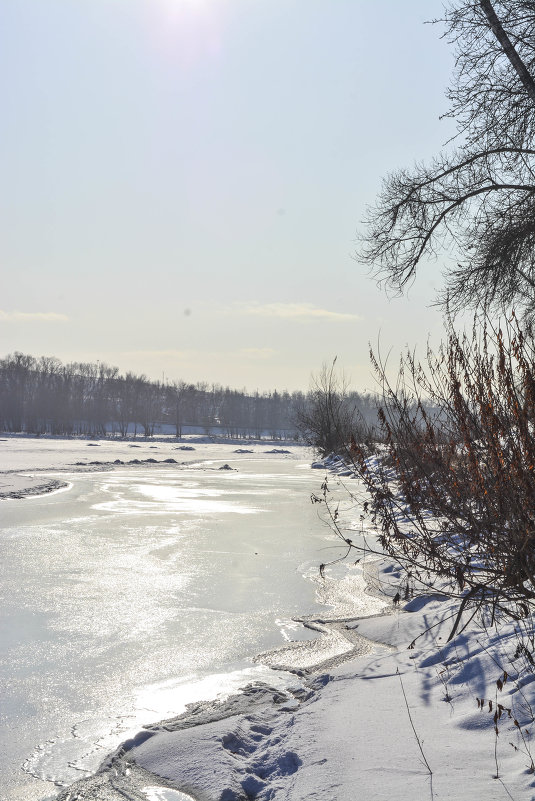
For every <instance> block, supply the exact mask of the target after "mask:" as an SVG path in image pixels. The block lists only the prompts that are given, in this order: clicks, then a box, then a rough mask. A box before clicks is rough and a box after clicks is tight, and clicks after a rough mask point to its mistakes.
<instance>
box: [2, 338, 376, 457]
mask: <svg viewBox="0 0 535 801" xmlns="http://www.w3.org/2000/svg"><path fill="white" fill-rule="evenodd" d="M316 395H317V393H316V392H315V391H314V390H311V391H310V392H308V393H303V392H292V393H289V392H286V391H283V392H278V391H276V390H274V391H272V392H263V393H260V392H254V393H248V392H246V390H245V389H242V390H235V389H230V388H229V387H222V386H221V385H219V384H208V383H205V382H199V383H196V384H190V383H187V382H186V381H181V380H177V381H172V382H160V381H150V380H149V379H148V378H147V377H146V376H145V375H135V374H134V373H131V372H128V373H126V374H124V375H122V374H120V373H119V368H117V367H110V366H109V365H107V364H105V363H103V362H97V363H90V362H72V363H70V364H63V363H62V362H61V361H60V360H59V359H56V358H53V357H45V356H41V357H40V358H35V357H33V356H29V355H26V354H23V353H18V352H16V353H13V354H10V355H8V356H6V357H5V358H4V359H1V360H0V428H1V430H3V431H9V432H25V433H28V434H34V435H41V434H52V435H56V436H70V435H90V436H104V435H106V434H110V433H111V434H115V435H116V436H122V437H125V436H127V435H133V436H136V435H140V436H144V437H151V436H153V435H154V433H155V432H159V431H166V432H168V433H172V434H174V435H175V436H176V437H180V436H182V434H183V433H184V430H189V428H190V427H195V428H198V429H201V430H202V432H203V433H206V434H210V433H213V434H219V435H221V436H226V437H232V438H235V437H238V438H239V437H243V438H253V437H254V438H260V437H262V436H264V437H265V436H269V437H271V438H273V439H290V438H291V439H294V438H296V437H297V438H299V437H300V436H301V437H302V438H304V440H305V441H307V440H308V437H307V432H306V431H303V427H302V425H301V424H300V421H302V420H303V418H304V417H306V414H307V410H308V409H309V408H311V406H313V405H314V403H315V402H316ZM351 400H352V402H353V403H354V404H355V405H358V407H359V408H360V409H361V411H362V413H363V414H364V416H366V415H368V414H370V415H372V416H374V415H375V411H374V410H375V403H374V401H373V398H372V397H371V396H369V395H360V394H358V393H352V396H351Z"/></svg>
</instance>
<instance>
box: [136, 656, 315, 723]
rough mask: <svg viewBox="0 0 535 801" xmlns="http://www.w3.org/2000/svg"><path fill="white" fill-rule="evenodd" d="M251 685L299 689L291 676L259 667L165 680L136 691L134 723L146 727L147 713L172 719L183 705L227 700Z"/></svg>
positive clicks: (179, 712) (155, 717)
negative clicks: (135, 721)
mask: <svg viewBox="0 0 535 801" xmlns="http://www.w3.org/2000/svg"><path fill="white" fill-rule="evenodd" d="M253 682H265V683H266V684H270V685H271V686H272V687H276V688H277V689H280V690H284V689H287V688H288V687H295V686H299V685H300V682H299V680H298V679H296V677H295V676H294V675H293V674H291V673H287V672H285V671H274V670H272V669H271V668H269V667H266V666H265V665H261V664H260V665H255V666H253V667H250V668H245V669H242V670H234V671H232V672H229V673H213V674H211V675H209V676H205V677H203V678H196V677H192V676H186V677H182V678H181V679H169V680H167V681H163V682H158V683H155V684H151V685H147V686H145V687H142V688H140V689H139V690H138V692H137V695H136V709H137V720H138V722H139V723H140V724H143V723H146V722H147V712H149V713H150V718H151V719H152V720H162V719H165V718H169V717H172V716H176V715H178V714H181V713H182V712H183V711H184V710H185V709H186V705H187V704H191V703H195V702H198V701H212V700H214V699H216V698H223V697H227V696H229V695H232V694H233V693H236V692H238V690H240V689H243V688H244V687H245V686H246V685H248V684H251V683H253Z"/></svg>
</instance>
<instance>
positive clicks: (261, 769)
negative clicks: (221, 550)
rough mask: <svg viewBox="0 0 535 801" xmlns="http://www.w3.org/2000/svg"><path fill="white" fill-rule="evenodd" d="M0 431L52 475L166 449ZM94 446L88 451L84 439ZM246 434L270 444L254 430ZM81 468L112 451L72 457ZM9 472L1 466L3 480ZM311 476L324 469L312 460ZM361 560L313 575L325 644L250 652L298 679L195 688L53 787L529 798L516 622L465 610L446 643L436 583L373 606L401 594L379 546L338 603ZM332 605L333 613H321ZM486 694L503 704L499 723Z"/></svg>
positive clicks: (444, 609) (23, 459)
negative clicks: (172, 709)
mask: <svg viewBox="0 0 535 801" xmlns="http://www.w3.org/2000/svg"><path fill="white" fill-rule="evenodd" d="M0 445H2V450H3V452H2V458H3V463H2V464H3V466H4V467H5V468H6V469H8V470H10V469H11V470H17V469H19V470H24V472H31V471H30V470H28V468H31V467H32V465H33V466H35V467H42V468H51V467H53V468H54V469H53V470H49V474H48V476H47V478H54V479H56V480H57V479H58V476H59V475H60V473H59V472H58V470H59V468H62V467H63V468H64V469H65V471H66V472H67V474H68V475H71V476H72V473H69V471H72V468H71V467H70V466H69V464H70V462H69V461H68V460H70V459H71V458H72V461H73V462H76V461H86V462H87V461H92V462H94V461H100V462H115V460H116V459H119V460H121V461H123V462H127V461H131V460H132V459H134V458H138V459H139V461H142V460H143V459H148V458H155V459H156V460H157V461H160V460H162V461H163V460H164V459H165V458H167V457H168V449H169V448H171V447H176V444H175V445H174V446H172V445H171V444H170V443H167V444H165V445H164V444H162V443H152V444H151V443H143V444H142V445H141V447H140V448H139V450H138V451H137V452H136V453H135V457H134V456H132V448H131V443H130V444H128V443H120V444H119V443H111V444H110V443H103V442H101V443H99V444H98V445H97V446H96V447H95V446H92V447H89V446H88V444H87V443H70V442H69V443H63V444H61V445H56V443H53V444H51V443H50V442H49V443H46V442H45V443H42V442H39V441H35V440H34V441H30V440H20V441H18V442H14V441H13V440H11V439H9V440H8V442H7V443H6V442H3V443H0ZM47 447H48V448H49V449H50V452H48V453H47V452H46V448H47ZM97 447H98V449H99V456H98V457H96V456H94V455H93V453H90V454H87V456H82V455H81V454H83V453H87V452H88V451H97ZM210 447H212V446H210ZM216 447H218V448H219V446H213V448H214V450H212V452H211V454H210V455H209V456H208V457H207V456H206V454H205V453H203V454H202V456H203V457H204V458H208V461H210V460H211V461H212V465H213V466H214V467H216V466H221V464H220V463H221V460H223V459H224V460H225V462H226V463H228V464H229V465H232V461H231V451H232V450H233V449H235V448H236V447H237V446H221V450H220V451H218V453H217V455H216V452H215V448H216ZM244 447H247V446H244ZM283 447H284V446H283ZM41 448H42V450H41ZM58 448H61V449H62V455H59V454H58V453H57V450H58ZM253 448H254V450H255V451H267V450H269V448H268V447H265V446H264V445H262V446H258V445H255V446H253ZM84 449H85V450H84ZM157 450H160V454H157ZM200 451H201V449H200V448H199V453H198V454H195V453H192V452H190V453H187V452H184V453H183V455H182V456H179V457H176V459H177V461H179V460H180V461H186V460H187V461H188V462H190V461H191V462H193V463H195V458H196V457H197V456H200V455H201V453H200ZM176 453H179V452H178V451H177V452H176ZM257 456H258V454H257ZM234 458H240V459H241V458H244V459H247V458H254V457H253V456H251V457H249V456H248V455H239V456H235V457H234ZM262 458H266V459H269V458H270V456H269V455H266V456H265V457H264V456H262ZM150 464H152V465H153V466H154V469H155V470H159V469H161V468H160V467H158V465H157V464H156V463H152V462H151V463H150ZM137 467H138V468H139V465H138V466H137ZM167 467H169V463H167ZM76 469H80V470H82V469H83V470H88V469H90V470H104V469H107V466H105V465H95V464H93V465H89V466H87V467H85V466H84V467H82V466H81V465H77V466H76ZM120 469H126V466H125V465H123V466H120ZM128 469H130V468H128ZM131 469H132V470H135V469H136V465H132V467H131ZM9 475H10V474H8V476H7V477H6V475H5V474H4V475H2V477H1V480H2V481H4V480H5V481H6V483H7V482H8V481H10V480H12V479H10V478H9ZM36 475H38V473H36ZM313 478H316V479H317V483H318V484H319V483H320V482H321V478H322V476H321V472H320V470H318V471H316V474H315V475H314V476H313ZM66 483H68V481H66ZM15 502H17V503H22V504H31V503H34V502H35V499H32V498H29V499H27V500H20V501H7V503H10V504H13V503H15ZM357 516H358V515H357ZM349 522H351V521H349ZM359 569H360V568H350V567H341V568H340V567H338V568H337V569H336V570H334V569H333V570H332V571H331V572H328V573H327V578H326V581H325V582H319V580H317V578H316V580H317V581H318V584H317V587H318V590H319V591H320V593H323V596H321V594H320V596H319V598H318V600H321V598H322V597H323V600H324V601H325V602H326V603H327V604H330V605H329V606H325V614H324V615H322V614H317V613H316V614H314V616H313V623H312V625H313V626H314V627H315V628H317V629H320V630H321V629H323V631H324V637H323V638H322V640H323V642H328V641H329V638H331V642H330V643H329V645H328V648H327V650H326V652H325V653H323V652H322V649H321V647H320V648H319V649H318V648H316V650H314V649H312V650H311V648H312V646H311V641H310V640H304V641H301V642H298V643H297V644H292V643H287V645H286V647H285V648H284V649H282V650H281V649H280V648H279V649H276V648H275V649H273V648H272V649H270V650H269V652H268V653H266V654H261V655H260V656H259V657H258V658H257V659H258V664H262V663H264V664H272V665H282V666H285V667H287V668H288V667H290V668H291V667H292V666H293V668H294V669H295V670H296V673H295V680H294V681H293V680H286V681H283V682H279V683H276V682H275V684H277V686H269V684H267V683H266V681H265V679H264V681H263V683H262V682H260V683H259V682H253V683H252V684H250V685H249V686H248V687H247V688H246V689H244V690H243V691H242V692H240V693H238V694H230V695H229V694H228V692H227V693H226V695H225V697H224V698H222V699H220V700H218V699H217V698H216V699H215V700H211V701H205V702H203V701H200V702H198V703H194V704H192V705H191V706H190V707H189V708H188V710H187V711H186V712H185V713H183V714H181V715H179V716H178V717H175V718H172V719H169V720H166V721H163V722H160V723H153V724H150V725H148V726H146V727H144V728H141V729H140V731H139V733H138V734H137V735H135V736H134V737H133V738H132V739H130V740H129V741H127V742H126V743H124V744H123V746H122V747H121V748H120V749H119V750H118V751H117V752H116V753H115V754H114V755H113V756H112V757H110V758H108V759H107V760H106V761H105V762H104V764H103V767H102V769H101V771H100V772H99V773H97V774H96V775H95V776H93V777H90V778H86V779H84V780H83V781H82V782H80V783H78V784H75V785H72V786H71V787H69V788H67V789H65V790H62V791H61V792H60V794H59V796H58V798H59V799H61V801H77V799H78V801H82V799H83V801H91V799H93V800H94V801H96V800H97V799H98V800H99V801H119V799H121V801H123V799H124V798H129V799H135V800H136V801H189V799H196V801H247V799H258V800H259V801H268V799H269V800H271V799H276V801H283V799H284V801H286V799H288V801H305V800H306V801H310V800H313V799H317V801H319V800H320V799H321V801H357V800H359V799H370V800H371V801H375V800H376V799H388V800H389V801H390V800H391V799H397V800H398V801H409V799H410V801H414V799H427V798H429V799H437V801H442V800H445V799H449V800H450V801H461V799H462V801H464V799H491V800H494V799H517V800H519V801H524V799H526V800H527V799H533V798H535V777H534V774H533V771H532V754H533V755H535V743H533V749H532V742H533V739H532V721H533V711H532V710H533V709H534V708H535V691H534V690H535V685H534V681H533V679H534V678H535V676H533V677H532V675H531V673H530V671H529V670H526V668H527V667H529V664H528V663H527V662H526V660H525V659H524V658H523V657H522V656H518V657H517V658H515V651H516V649H517V645H518V639H517V637H516V636H515V632H514V627H513V626H512V625H510V626H509V627H504V628H503V629H501V630H500V633H499V634H498V632H497V631H495V630H493V629H491V630H490V631H489V630H487V631H484V630H482V629H481V628H479V627H478V626H477V625H476V624H473V625H472V626H471V627H470V628H469V629H467V630H465V631H464V632H463V633H462V634H461V635H459V636H458V637H456V638H455V639H454V640H453V641H452V642H451V643H449V644H448V643H447V642H446V640H447V636H448V633H449V631H450V628H451V623H452V621H451V615H452V614H453V610H452V607H451V603H450V601H448V600H447V599H445V598H444V597H441V596H440V595H439V594H437V595H435V596H428V597H420V598H414V599H412V600H411V601H409V602H408V603H406V604H403V603H402V604H401V607H400V608H397V607H396V608H395V607H393V606H392V605H389V606H388V607H387V609H386V611H387V612H388V614H384V611H385V610H384V609H383V608H382V607H383V606H384V604H385V602H389V599H392V598H393V597H394V596H395V595H396V593H397V591H398V588H399V580H400V576H399V575H398V574H397V571H396V570H395V568H394V567H393V566H392V565H391V564H389V563H388V562H387V561H381V562H379V561H373V560H368V561H367V562H366V564H365V568H364V572H363V573H362V574H360V573H359V577H358V580H359V581H360V582H362V584H363V588H364V584H365V583H366V584H367V586H368V593H366V592H365V591H363V592H362V593H361V595H360V596H359V597H360V602H361V604H362V607H361V608H360V607H359V605H358V603H359V602H358V601H357V602H355V597H354V595H353V596H351V593H349V592H348V603H347V604H346V605H345V606H344V600H343V599H344V582H345V581H347V580H348V577H349V578H350V579H351V580H352V587H353V588H354V583H355V578H357V577H356V576H354V575H352V570H359ZM335 587H336V588H337V589H338V591H336V589H335ZM379 593H380V594H381V596H382V599H383V600H381V599H380V598H378V594H379ZM349 596H351V597H349ZM366 599H368V600H369V604H367V602H366ZM334 600H336V603H337V605H338V608H335V607H334V605H333V601H334ZM344 610H345V611H346V612H347V615H346V617H345V619H343V618H344ZM333 618H336V622H334V623H332V622H330V621H332V619H333ZM288 631H291V630H290V629H287V632H288ZM287 636H289V635H287ZM287 636H286V637H285V639H287ZM415 639H416V641H415V643H414V647H412V648H409V645H410V644H411V643H412V642H413V641H414V640H415ZM337 644H339V650H338V646H337ZM526 644H527V645H528V646H530V643H529V642H527V643H526ZM530 647H531V646H530ZM496 710H498V711H499V712H500V718H499V720H498V721H497V724H496V725H497V730H498V734H496V732H495V721H494V714H495V712H496ZM21 801H25V799H21Z"/></svg>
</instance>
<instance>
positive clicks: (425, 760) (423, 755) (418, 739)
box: [396, 668, 433, 776]
mask: <svg viewBox="0 0 535 801" xmlns="http://www.w3.org/2000/svg"><path fill="white" fill-rule="evenodd" d="M396 673H397V675H398V678H399V683H400V684H401V692H402V693H403V698H404V699H405V706H406V708H407V715H408V716H409V720H410V723H411V726H412V730H413V732H414V737H415V738H416V742H417V743H418V748H419V749H420V753H421V755H422V759H423V761H424V763H425V766H426V768H427V770H428V771H429V775H430V776H432V775H433V771H432V770H431V768H430V767H429V762H428V761H427V759H426V757H425V754H424V749H423V747H422V742H421V740H420V738H419V737H418V734H417V732H416V728H415V726H414V721H413V719H412V715H411V710H410V708H409V702H408V701H407V695H406V693H405V687H404V686H403V680H402V678H401V673H400V672H399V668H396Z"/></svg>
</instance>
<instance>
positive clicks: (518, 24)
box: [357, 0, 535, 314]
mask: <svg viewBox="0 0 535 801" xmlns="http://www.w3.org/2000/svg"><path fill="white" fill-rule="evenodd" d="M436 21H437V20H436ZM438 22H442V23H443V24H444V25H445V26H446V33H445V36H446V38H447V39H448V40H449V41H450V42H451V43H452V45H453V47H454V48H455V54H456V62H455V65H456V66H455V71H454V75H453V80H452V84H451V86H450V88H449V90H448V92H447V97H448V100H449V104H450V105H449V111H448V113H447V114H446V115H445V116H449V117H451V118H453V119H454V120H455V122H456V124H457V128H458V133H457V136H456V137H454V143H455V144H456V147H455V148H454V147H452V146H451V145H452V143H450V146H449V147H447V148H446V149H445V151H444V152H443V153H441V154H440V155H438V156H437V158H436V159H434V161H433V162H432V163H431V164H429V165H425V164H417V165H416V166H414V168H413V169H411V170H405V169H404V170H399V171H397V172H395V173H392V174H391V175H389V176H388V177H387V178H386V179H385V181H384V183H383V189H382V192H381V194H380V195H379V197H378V200H377V202H376V205H375V206H374V207H373V208H371V209H369V211H368V215H367V228H366V232H365V234H364V236H363V237H362V246H361V249H360V251H359V253H358V255H357V257H358V258H360V259H361V260H363V261H364V262H365V263H367V264H368V265H370V266H371V268H372V272H373V273H374V275H375V276H376V277H377V278H378V279H379V280H381V281H382V282H384V283H386V284H387V285H388V286H390V287H391V288H395V289H397V290H402V289H403V287H404V286H405V285H406V284H407V282H410V281H411V280H412V279H413V278H414V276H415V274H416V272H417V270H418V268H419V266H420V264H421V263H422V261H425V260H426V259H427V258H429V257H430V256H431V257H432V256H437V255H438V254H444V255H446V254H447V255H448V256H452V255H453V256H454V258H455V260H456V261H457V267H456V268H454V269H448V270H447V274H446V286H445V289H444V291H443V293H442V294H441V296H440V298H439V301H440V302H442V303H443V304H448V305H449V307H450V308H451V309H452V310H453V311H457V310H459V309H461V308H466V307H467V306H469V307H472V308H477V307H479V306H480V305H481V304H484V305H485V306H487V307H490V306H495V307H500V308H503V307H507V306H511V305H514V306H516V307H517V308H522V309H524V310H525V311H526V312H527V313H528V314H531V313H533V312H534V310H535V146H534V133H535V80H534V76H535V4H534V3H533V2H532V0H495V2H493V3H491V2H490V0H477V2H467V1H466V0H464V2H452V3H450V5H449V6H448V7H447V9H446V11H445V16H444V18H443V19H442V20H438Z"/></svg>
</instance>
